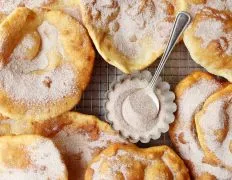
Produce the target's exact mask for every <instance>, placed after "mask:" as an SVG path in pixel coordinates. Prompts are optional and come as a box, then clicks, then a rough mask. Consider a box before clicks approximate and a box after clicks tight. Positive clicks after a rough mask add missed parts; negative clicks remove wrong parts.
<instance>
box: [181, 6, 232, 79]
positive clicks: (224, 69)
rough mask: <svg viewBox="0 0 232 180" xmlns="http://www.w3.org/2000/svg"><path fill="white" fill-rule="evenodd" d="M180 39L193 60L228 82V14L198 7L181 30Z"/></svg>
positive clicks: (231, 51)
mask: <svg viewBox="0 0 232 180" xmlns="http://www.w3.org/2000/svg"><path fill="white" fill-rule="evenodd" d="M184 42H185V45H186V47H187V48H188V50H189V52H190V55H191V57H192V59H193V60H194V61H195V62H197V63H198V64H200V65H201V66H203V67H205V68H206V70H207V71H209V72H210V73H213V74H215V75H219V76H222V77H224V78H226V79H228V80H229V81H232V70H231V69H232V43H231V42H232V14H231V13H228V12H223V11H218V10H214V9H204V10H202V11H201V12H200V13H198V14H197V15H196V16H195V18H194V20H193V22H192V24H191V25H190V27H189V28H188V29H187V30H186V31H185V35H184Z"/></svg>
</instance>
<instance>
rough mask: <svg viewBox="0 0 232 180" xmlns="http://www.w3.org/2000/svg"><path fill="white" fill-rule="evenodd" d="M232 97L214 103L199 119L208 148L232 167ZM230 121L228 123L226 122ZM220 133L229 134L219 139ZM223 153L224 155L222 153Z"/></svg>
mask: <svg viewBox="0 0 232 180" xmlns="http://www.w3.org/2000/svg"><path fill="white" fill-rule="evenodd" d="M231 98H232V97H231V96H226V97H223V98H221V99H219V100H217V101H214V102H212V103H211V104H210V105H209V106H208V107H207V109H206V110H205V111H204V114H203V115H202V116H201V117H200V119H199V124H200V127H201V128H202V129H203V131H204V132H207V133H204V140H205V141H206V146H207V147H208V148H209V149H210V151H211V152H213V153H214V154H215V155H216V157H217V158H218V159H219V160H220V161H221V162H223V164H225V165H226V166H229V167H231V166H232V160H231V158H228V157H230V156H231V151H230V148H229V146H230V141H231V140H232V106H231ZM226 121H228V123H227V122H226ZM219 131H224V132H227V133H226V135H225V136H222V137H223V138H220V140H219V139H218V133H217V132H219ZM222 152H223V153H222Z"/></svg>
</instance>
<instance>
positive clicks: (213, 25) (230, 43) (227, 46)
mask: <svg viewBox="0 0 232 180" xmlns="http://www.w3.org/2000/svg"><path fill="white" fill-rule="evenodd" d="M224 27H225V25H224V24H223V22H222V21H220V20H217V19H214V18H208V19H207V20H202V21H201V22H199V23H198V24H197V27H196V30H195V36H196V37H199V38H201V39H202V44H201V46H202V48H206V47H207V46H208V45H209V44H210V43H211V42H212V41H217V42H218V43H219V44H220V46H221V48H222V50H223V51H224V52H225V53H226V54H228V55H232V33H231V32H228V33H226V32H225V31H224Z"/></svg>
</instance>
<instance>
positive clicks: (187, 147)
mask: <svg viewBox="0 0 232 180" xmlns="http://www.w3.org/2000/svg"><path fill="white" fill-rule="evenodd" d="M220 87H221V85H220V83H218V82H217V81H215V80H204V79H202V80H199V81H198V82H196V83H195V84H193V85H192V86H191V87H190V88H188V89H187V90H185V92H184V93H183V95H182V97H181V98H180V100H179V101H178V102H177V104H178V116H179V119H178V120H176V121H178V127H176V128H175V129H176V131H175V138H176V141H177V146H178V150H179V152H180V154H181V155H182V157H183V158H184V159H185V160H189V161H190V162H192V164H193V166H194V172H195V173H196V174H197V175H201V174H202V173H204V172H208V173H210V174H212V175H214V176H215V177H216V178H217V179H230V178H232V173H231V172H230V171H228V170H226V169H225V168H223V167H216V166H212V165H209V164H206V163H204V162H203V158H204V153H203V151H202V150H201V147H200V146H199V142H198V140H197V137H196V132H195V129H193V127H194V126H193V123H194V115H195V113H196V112H197V111H199V109H200V107H201V106H202V103H203V102H205V100H206V99H207V98H208V97H209V96H210V95H211V94H213V93H214V92H216V91H217V90H218V89H219V88H220ZM181 135H183V139H184V141H185V142H184V143H183V142H181V140H180V139H179V138H180V136H181Z"/></svg>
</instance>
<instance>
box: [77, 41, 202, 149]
mask: <svg viewBox="0 0 232 180" xmlns="http://www.w3.org/2000/svg"><path fill="white" fill-rule="evenodd" d="M158 62H159V60H157V61H156V63H154V64H153V65H152V66H151V67H149V68H148V70H149V71H151V72H152V73H154V72H155V69H156V66H157V64H158ZM195 70H202V68H201V67H200V66H199V65H197V64H196V63H195V62H194V61H193V60H192V59H191V57H190V55H189V53H188V51H187V49H186V47H185V46H184V44H183V43H180V44H178V45H177V46H176V47H175V49H174V51H173V52H172V54H171V56H170V58H169V60H168V61H167V63H166V65H165V68H164V69H163V71H162V73H161V76H162V79H163V80H164V81H167V82H169V83H170V85H171V89H172V90H174V88H175V86H176V84H177V83H178V82H179V81H180V80H181V79H183V78H184V77H185V76H187V75H188V74H189V73H191V72H192V71H195ZM122 74H123V73H122V72H121V71H120V70H118V69H117V68H115V67H114V66H111V65H109V64H108V63H106V62H105V61H104V60H103V59H102V57H101V56H100V55H99V54H97V55H96V61H95V67H94V72H93V75H92V80H91V82H90V84H89V86H88V88H87V90H86V91H85V93H84V94H83V97H82V100H81V102H80V104H79V105H78V106H77V107H76V108H75V110H76V111H78V112H82V113H85V114H92V115H95V116H98V117H99V118H100V119H102V120H105V111H104V103H105V100H106V96H105V93H106V91H107V90H108V89H109V86H110V84H111V83H112V82H113V81H114V80H117V79H118V78H119V77H120V76H121V75H122ZM151 144H152V145H162V144H167V145H171V143H170V139H169V136H168V134H167V133H166V134H163V135H162V136H161V137H160V139H158V140H155V141H152V142H150V143H149V144H139V145H140V146H145V147H146V146H149V145H151Z"/></svg>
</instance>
